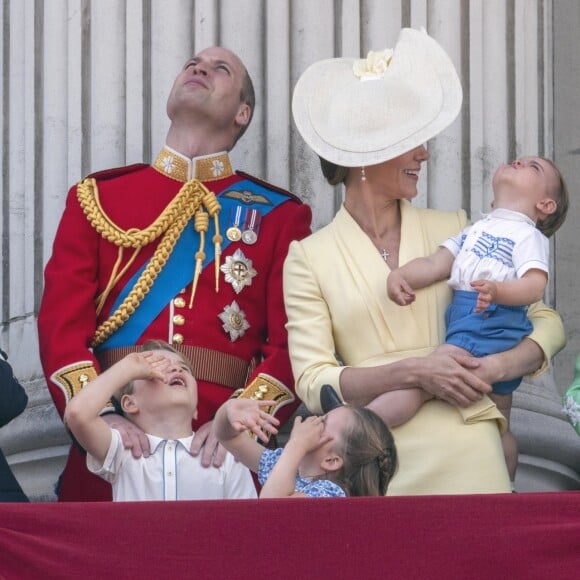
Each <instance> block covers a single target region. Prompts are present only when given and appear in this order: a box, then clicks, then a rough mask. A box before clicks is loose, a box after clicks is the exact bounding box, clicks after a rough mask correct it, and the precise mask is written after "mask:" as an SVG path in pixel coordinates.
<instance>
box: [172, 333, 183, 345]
mask: <svg viewBox="0 0 580 580" xmlns="http://www.w3.org/2000/svg"><path fill="white" fill-rule="evenodd" d="M172 342H173V344H182V343H183V334H179V333H178V332H177V333H175V334H174V335H173V338H172Z"/></svg>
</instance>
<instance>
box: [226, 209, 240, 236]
mask: <svg viewBox="0 0 580 580" xmlns="http://www.w3.org/2000/svg"><path fill="white" fill-rule="evenodd" d="M241 217H242V206H241V205H238V206H236V207H233V208H232V209H231V211H230V223H231V224H233V225H231V226H230V227H229V228H228V229H227V230H226V237H227V238H228V240H229V241H230V242H239V241H240V240H241V239H242V231H241V230H240V221H241Z"/></svg>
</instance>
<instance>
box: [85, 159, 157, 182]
mask: <svg viewBox="0 0 580 580" xmlns="http://www.w3.org/2000/svg"><path fill="white" fill-rule="evenodd" d="M146 167H150V166H149V165H147V164H146V163H134V164H133V165H125V166H124V167H113V168H112V169H103V170H102V171H96V172H95V173H90V174H89V175H87V178H89V177H92V178H93V179H97V180H98V181H105V180H107V179H114V178H115V177H120V176H121V175H126V174H128V173H133V172H135V171H139V170H140V169H145V168H146Z"/></svg>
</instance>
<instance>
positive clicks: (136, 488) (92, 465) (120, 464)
mask: <svg viewBox="0 0 580 580" xmlns="http://www.w3.org/2000/svg"><path fill="white" fill-rule="evenodd" d="M113 395H116V396H117V398H118V400H119V402H120V405H121V408H122V409H123V412H124V413H125V416H126V417H127V418H129V419H130V420H131V421H133V422H134V423H135V424H136V425H137V426H138V427H140V428H141V429H142V430H143V431H144V432H145V433H146V434H147V437H148V438H149V442H150V445H151V453H150V455H149V456H148V457H140V458H137V459H136V458H134V457H133V456H132V455H131V451H129V450H126V449H125V448H124V447H123V443H122V441H121V436H120V434H119V432H118V431H117V430H116V429H111V428H110V427H109V426H108V425H107V423H105V421H103V419H101V417H100V416H99V412H100V411H101V409H102V408H103V407H104V406H105V404H106V403H107V401H108V400H109V399H110V398H111V397H112V396H113ZM196 413H197V383H196V381H195V378H194V377H193V373H192V370H191V367H190V365H189V362H188V361H187V360H186V359H185V358H184V357H183V356H182V355H181V354H180V353H178V352H177V351H175V350H174V349H173V348H171V347H170V346H169V345H168V344H167V343H164V342H161V341H147V342H146V343H145V344H144V345H143V351H142V352H136V353H131V354H129V355H127V356H126V357H125V358H123V359H122V360H120V361H119V362H118V363H116V364H114V365H113V366H111V367H110V368H109V369H108V370H106V371H105V372H104V373H102V374H100V375H99V376H98V377H97V378H95V379H94V380H92V381H91V382H89V383H88V384H87V385H86V386H85V387H84V388H83V389H82V390H81V391H80V392H79V393H77V394H76V395H75V396H74V397H73V398H72V399H71V401H70V402H69V404H68V405H67V408H66V411H65V422H66V424H67V425H68V427H69V428H70V430H71V432H72V433H73V435H74V436H75V437H76V439H77V441H78V442H79V443H80V444H81V445H82V446H83V447H84V449H86V451H87V467H88V468H89V470H90V471H92V472H93V473H95V474H97V475H99V476H100V477H102V478H103V479H105V480H106V481H108V482H110V483H111V485H112V486H113V500H114V501H143V500H192V499H232V498H255V497H256V489H255V486H254V483H253V480H252V476H251V474H250V472H249V470H248V469H247V468H246V467H244V466H243V465H242V464H241V463H237V462H236V461H234V458H233V457H232V456H231V455H229V454H228V456H227V457H226V460H225V461H224V464H223V465H222V467H219V468H216V467H209V468H204V467H202V466H201V464H200V460H199V458H198V457H194V456H192V455H191V454H190V452H189V450H190V447H191V441H192V438H193V431H192V429H191V422H192V420H193V419H194V418H195V416H196Z"/></svg>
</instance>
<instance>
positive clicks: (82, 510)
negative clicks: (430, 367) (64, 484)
mask: <svg viewBox="0 0 580 580" xmlns="http://www.w3.org/2000/svg"><path fill="white" fill-rule="evenodd" d="M579 573H580V492H561V493H533V494H502V495H477V496H475V495H472V496H422V497H399V498H394V497H393V498H391V497H389V498H349V499H319V500H313V499H287V500H237V501H236V500H230V501H198V502H176V503H162V502H151V503H124V504H123V503H117V504H113V503H70V504H62V503H61V504H51V503H45V504H41V503H37V504H0V578H2V579H6V580H12V579H18V580H26V579H29V578H30V579H32V578H34V579H36V578H43V579H51V578H83V579H90V578H139V579H140V580H142V579H146V578H171V579H172V580H177V579H179V578H196V579H201V578H220V579H221V578H236V579H243V578H251V579H257V578H268V579H270V578H276V579H279V578H349V579H350V578H353V579H358V578H365V579H367V578H396V579H407V578H451V579H455V578H461V579H471V578H485V579H486V580H489V579H490V578H500V577H501V578H504V577H505V578H510V579H514V578H516V579H519V578H525V579H529V578H542V579H545V578H548V579H550V580H555V579H559V578H575V577H578V574H579Z"/></svg>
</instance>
